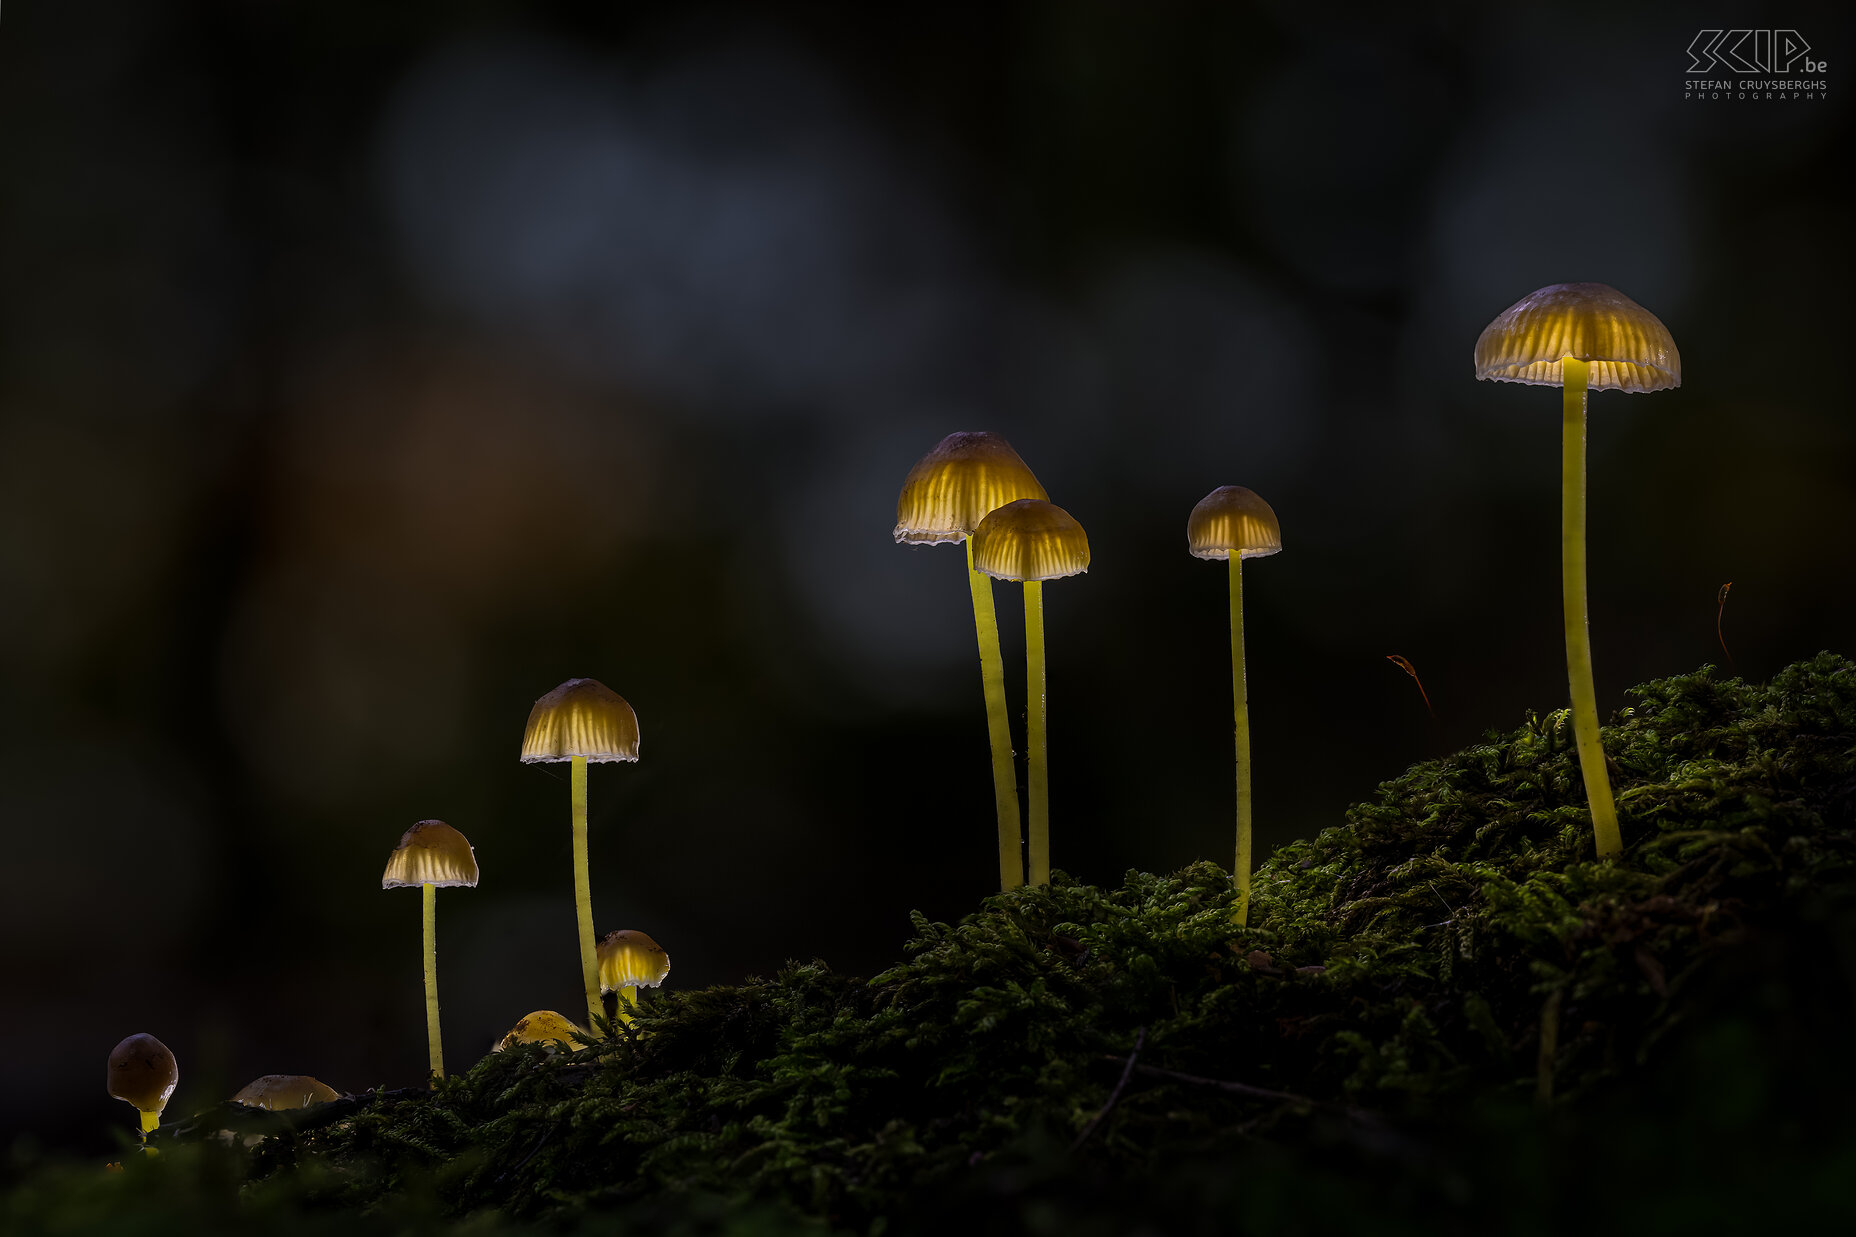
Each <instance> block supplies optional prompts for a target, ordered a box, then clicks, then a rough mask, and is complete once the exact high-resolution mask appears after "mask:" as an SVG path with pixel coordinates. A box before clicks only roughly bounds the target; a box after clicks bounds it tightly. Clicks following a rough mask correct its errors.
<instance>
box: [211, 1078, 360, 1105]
mask: <svg viewBox="0 0 1856 1237" xmlns="http://www.w3.org/2000/svg"><path fill="white" fill-rule="evenodd" d="M340 1098H341V1093H340V1092H339V1091H337V1090H336V1089H335V1088H334V1087H331V1086H330V1085H329V1084H328V1083H326V1082H318V1081H317V1080H316V1079H314V1078H311V1077H310V1076H309V1075H308V1074H266V1075H264V1077H262V1078H257V1079H254V1080H252V1081H251V1082H248V1083H246V1084H245V1086H244V1087H242V1088H241V1089H240V1090H239V1093H238V1094H237V1095H235V1096H233V1097H232V1102H233V1103H234V1104H245V1105H248V1106H250V1107H252V1108H269V1109H273V1110H275V1109H279V1108H308V1107H309V1106H310V1105H311V1104H326V1103H328V1102H329V1101H330V1100H338V1099H340Z"/></svg>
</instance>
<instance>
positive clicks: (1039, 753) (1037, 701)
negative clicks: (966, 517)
mask: <svg viewBox="0 0 1856 1237" xmlns="http://www.w3.org/2000/svg"><path fill="white" fill-rule="evenodd" d="M968 544H969V546H970V547H971V550H972V554H973V569H974V570H975V571H978V572H980V573H982V574H984V575H989V576H991V577H992V578H993V579H995V580H1016V581H1020V582H1022V583H1023V584H1024V586H1025V746H1026V748H1027V749H1028V754H1027V757H1026V779H1025V782H1026V786H1027V787H1028V790H1029V799H1030V812H1029V816H1030V852H1029V853H1030V860H1031V883H1032V884H1033V885H1048V884H1050V767H1049V763H1048V761H1047V760H1046V756H1045V747H1046V740H1045V726H1044V722H1045V714H1044V707H1045V700H1044V581H1046V580H1060V579H1062V578H1063V577H1065V576H1073V575H1079V574H1081V573H1082V572H1085V571H1088V570H1089V537H1088V535H1087V534H1086V533H1084V532H1083V526H1082V525H1081V524H1078V523H1077V522H1076V520H1075V519H1073V518H1072V517H1071V515H1070V513H1069V512H1067V511H1065V510H1064V509H1063V508H1062V507H1058V506H1054V505H1052V504H1051V503H1048V502H1045V501H1044V500H1042V499H1038V498H1021V499H1018V500H1017V501H1016V502H1009V503H1007V504H1005V506H1003V507H1000V508H998V509H996V510H994V511H990V512H988V513H987V515H986V518H985V519H983V520H981V521H980V523H979V527H978V528H975V529H974V530H973V538H972V540H971V541H970V542H969V543H968Z"/></svg>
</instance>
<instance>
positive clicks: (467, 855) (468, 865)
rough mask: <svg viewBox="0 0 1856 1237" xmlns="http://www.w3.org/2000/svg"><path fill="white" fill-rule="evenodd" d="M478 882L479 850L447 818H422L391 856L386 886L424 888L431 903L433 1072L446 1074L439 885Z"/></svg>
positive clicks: (428, 1007) (428, 953) (428, 992)
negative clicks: (440, 996) (440, 989)
mask: <svg viewBox="0 0 1856 1237" xmlns="http://www.w3.org/2000/svg"><path fill="white" fill-rule="evenodd" d="M476 883H477V855H476V852H474V851H472V850H471V846H470V843H469V842H468V841H467V840H465V837H464V835H463V834H461V833H459V832H458V831H457V830H456V829H453V828H452V827H451V826H450V825H447V824H446V823H445V822H444V821H442V820H422V821H420V822H419V823H418V824H416V825H414V826H413V827H412V828H410V829H408V830H407V831H406V832H405V833H403V834H401V835H400V844H399V845H398V846H396V847H394V848H393V853H392V854H390V855H388V856H387V870H386V872H385V873H384V874H383V875H382V876H381V878H380V887H381V888H382V889H402V888H404V889H412V888H417V889H422V890H423V891H424V895H423V896H424V903H425V913H424V916H423V918H424V922H425V1034H426V1041H427V1046H428V1048H429V1050H430V1054H431V1061H432V1076H433V1077H434V1078H443V1077H444V1076H445V1050H444V1043H443V1041H442V1040H441V1039H440V1037H439V1033H438V890H439V889H441V888H451V887H455V886H464V887H466V888H469V887H473V886H475V885H476Z"/></svg>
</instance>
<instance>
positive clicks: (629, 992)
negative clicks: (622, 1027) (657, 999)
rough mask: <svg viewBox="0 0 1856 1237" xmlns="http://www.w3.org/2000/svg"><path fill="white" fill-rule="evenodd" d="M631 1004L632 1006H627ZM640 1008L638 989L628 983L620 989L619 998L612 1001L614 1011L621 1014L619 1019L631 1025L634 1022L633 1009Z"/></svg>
mask: <svg viewBox="0 0 1856 1237" xmlns="http://www.w3.org/2000/svg"><path fill="white" fill-rule="evenodd" d="M627 1006H630V1008H629V1009H628V1008H626V1007H627ZM637 1008H638V989H636V988H634V987H632V986H631V985H630V984H626V985H625V986H624V987H622V988H620V989H619V999H618V1000H616V1001H614V1002H613V1003H612V1012H614V1013H615V1014H617V1015H618V1016H619V1021H620V1022H623V1023H626V1024H627V1025H629V1024H630V1023H631V1022H632V1010H634V1009H637Z"/></svg>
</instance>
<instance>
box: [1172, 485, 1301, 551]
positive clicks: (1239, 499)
mask: <svg viewBox="0 0 1856 1237" xmlns="http://www.w3.org/2000/svg"><path fill="white" fill-rule="evenodd" d="M1186 545H1187V547H1188V548H1189V549H1190V550H1191V551H1192V556H1193V557H1194V558H1218V559H1228V558H1230V557H1231V553H1232V551H1236V552H1237V556H1238V558H1239V559H1246V558H1264V557H1266V556H1268V555H1271V554H1280V553H1282V526H1281V525H1280V524H1278V523H1277V522H1276V512H1275V511H1273V510H1272V509H1271V508H1270V505H1269V504H1268V503H1266V502H1264V501H1263V500H1262V499H1261V498H1259V497H1258V496H1257V494H1256V492H1255V491H1254V490H1247V489H1245V488H1244V487H1243V486H1241V485H1221V486H1219V487H1218V488H1217V489H1215V490H1213V491H1212V492H1211V493H1209V494H1207V495H1206V496H1205V497H1204V498H1201V499H1200V500H1199V504H1198V506H1196V507H1194V508H1193V509H1192V514H1191V515H1189V516H1187V517H1186Z"/></svg>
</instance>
